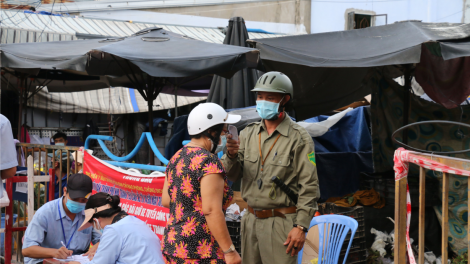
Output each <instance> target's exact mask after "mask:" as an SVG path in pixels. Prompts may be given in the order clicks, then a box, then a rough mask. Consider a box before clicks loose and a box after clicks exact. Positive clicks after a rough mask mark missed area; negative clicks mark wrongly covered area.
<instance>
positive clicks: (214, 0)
mask: <svg viewBox="0 0 470 264" xmlns="http://www.w3.org/2000/svg"><path fill="white" fill-rule="evenodd" d="M276 1H278V0H171V1H158V0H99V1H80V0H78V1H65V2H64V3H60V5H61V6H62V7H64V8H63V9H62V10H61V11H60V12H67V13H72V12H88V11H111V10H129V9H151V8H171V7H194V6H208V5H231V4H249V3H259V2H276ZM23 2H24V1H23ZM26 2H27V1H26ZM55 9H57V4H56V5H55ZM38 10H46V11H49V12H50V11H51V10H54V4H53V3H52V2H49V3H48V4H45V3H44V4H42V5H40V6H39V7H38ZM54 11H55V10H54Z"/></svg>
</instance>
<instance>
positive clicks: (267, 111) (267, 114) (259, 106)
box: [256, 97, 284, 120]
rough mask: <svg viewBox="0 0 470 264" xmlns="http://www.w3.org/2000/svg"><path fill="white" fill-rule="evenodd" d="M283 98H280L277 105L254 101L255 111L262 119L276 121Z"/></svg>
mask: <svg viewBox="0 0 470 264" xmlns="http://www.w3.org/2000/svg"><path fill="white" fill-rule="evenodd" d="M282 100H284V97H282V99H281V101H279V103H273V102H269V101H265V100H258V101H256V111H257V112H258V115H259V116H260V117H261V118H262V119H266V120H272V119H276V118H277V116H278V115H279V105H280V104H281V102H282Z"/></svg>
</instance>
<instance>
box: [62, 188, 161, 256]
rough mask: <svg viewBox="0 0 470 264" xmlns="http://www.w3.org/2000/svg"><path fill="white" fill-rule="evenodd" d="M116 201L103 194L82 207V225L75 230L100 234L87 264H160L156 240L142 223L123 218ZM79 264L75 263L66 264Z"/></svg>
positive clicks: (115, 196)
mask: <svg viewBox="0 0 470 264" xmlns="http://www.w3.org/2000/svg"><path fill="white" fill-rule="evenodd" d="M119 203H120V198H119V196H117V195H114V196H110V195H109V194H107V193H103V192H100V193H97V194H95V195H92V196H91V197H90V199H88V202H87V203H86V209H85V221H84V222H83V225H82V226H81V227H80V229H78V230H83V229H86V228H89V227H91V226H92V225H93V227H94V229H95V230H98V232H102V233H103V234H102V236H101V242H100V245H99V247H98V250H97V251H96V253H95V254H91V255H90V256H89V258H90V259H91V261H90V262H87V263H89V264H93V263H98V264H115V263H116V264H130V263H152V264H164V262H163V258H162V253H161V251H160V240H159V239H158V237H157V235H156V234H155V233H154V232H153V231H152V230H151V229H150V227H148V226H147V224H146V223H145V222H143V221H142V220H140V219H138V218H136V217H135V216H130V215H127V213H126V212H125V211H123V210H122V209H121V207H120V206H119ZM69 264H79V262H74V261H72V262H69Z"/></svg>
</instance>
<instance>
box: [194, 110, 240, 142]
mask: <svg viewBox="0 0 470 264" xmlns="http://www.w3.org/2000/svg"><path fill="white" fill-rule="evenodd" d="M241 118H242V117H241V116H240V115H229V114H228V113H227V112H225V110H224V108H222V107H221V106H220V105H218V104H214V103H203V104H199V105H198V106H196V107H195V108H194V109H193V110H192V111H191V113H189V116H188V132H189V135H191V136H194V135H198V134H200V133H202V132H204V131H206V130H207V129H209V128H211V127H213V126H215V125H218V124H235V123H237V122H238V121H240V119H241ZM214 144H216V145H217V144H218V142H216V143H214Z"/></svg>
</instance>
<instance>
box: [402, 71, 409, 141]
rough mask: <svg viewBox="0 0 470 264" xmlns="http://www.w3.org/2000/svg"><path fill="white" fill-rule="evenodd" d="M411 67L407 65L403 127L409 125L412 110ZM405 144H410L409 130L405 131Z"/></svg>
mask: <svg viewBox="0 0 470 264" xmlns="http://www.w3.org/2000/svg"><path fill="white" fill-rule="evenodd" d="M410 91H411V65H410V64H408V65H405V87H404V89H403V92H404V94H403V126H406V125H408V123H409V118H410V110H411V109H410V108H411V93H410ZM403 143H405V144H408V129H405V130H403Z"/></svg>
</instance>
